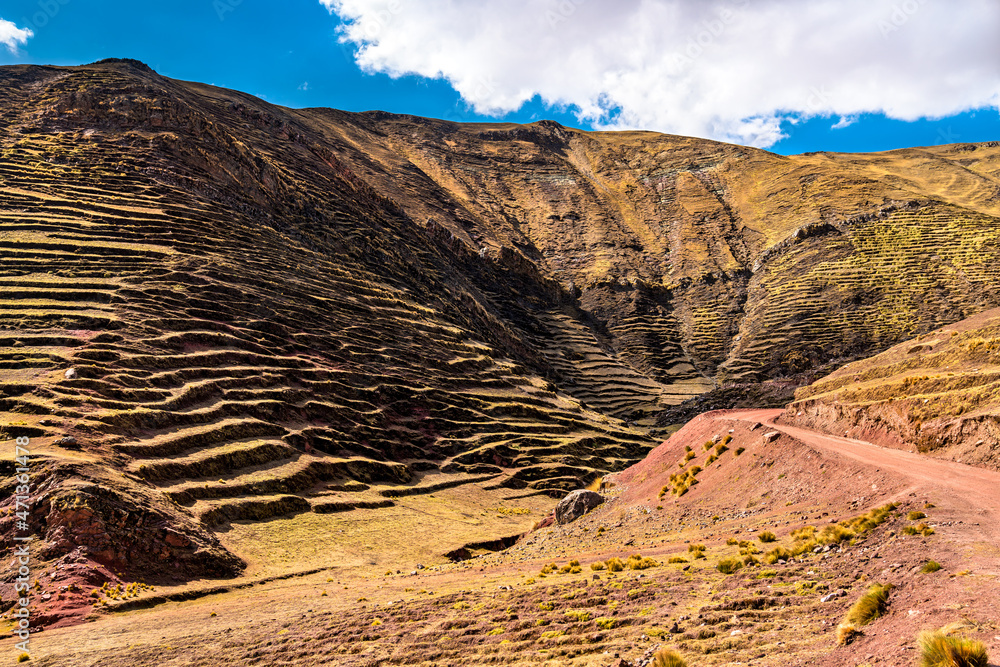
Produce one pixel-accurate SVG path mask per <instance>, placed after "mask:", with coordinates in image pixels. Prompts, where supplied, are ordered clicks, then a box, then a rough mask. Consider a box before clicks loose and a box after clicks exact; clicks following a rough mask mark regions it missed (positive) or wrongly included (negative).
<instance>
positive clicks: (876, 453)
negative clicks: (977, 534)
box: [714, 409, 1000, 544]
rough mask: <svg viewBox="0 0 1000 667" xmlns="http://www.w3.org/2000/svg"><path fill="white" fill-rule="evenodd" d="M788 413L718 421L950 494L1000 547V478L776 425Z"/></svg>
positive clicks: (734, 414) (750, 413)
mask: <svg viewBox="0 0 1000 667" xmlns="http://www.w3.org/2000/svg"><path fill="white" fill-rule="evenodd" d="M782 414H784V410H781V409H773V410H736V411H726V412H724V413H720V414H719V415H718V416H717V417H714V418H717V419H738V420H740V421H746V422H760V423H762V424H765V425H766V426H768V427H770V428H771V429H773V430H776V431H780V432H782V433H785V434H787V435H789V436H791V437H793V438H795V439H797V440H800V441H802V442H804V443H806V444H808V445H811V446H813V447H817V448H820V449H824V450H827V451H830V452H834V453H836V454H838V455H840V456H843V457H846V458H849V459H852V460H854V461H858V462H861V463H864V464H866V465H871V466H875V467H877V468H879V469H880V470H887V471H891V472H893V473H895V474H898V475H900V476H901V477H903V478H905V479H907V480H909V481H911V482H913V483H914V484H915V485H917V486H919V487H920V488H923V489H936V490H940V491H942V492H944V493H945V494H946V495H945V497H946V498H948V499H949V500H950V501H953V502H954V501H960V503H957V504H960V505H964V506H965V507H961V508H960V507H956V509H964V510H966V511H968V512H971V513H972V514H973V515H974V516H976V517H977V518H978V521H977V523H978V524H979V528H980V529H981V530H982V532H983V533H984V535H985V536H986V537H987V539H989V540H991V541H992V542H993V543H994V544H1000V472H994V471H992V470H985V469H983V468H976V467H973V466H969V465H965V464H962V463H955V462H953V461H942V460H940V459H934V458H930V457H928V456H922V455H920V454H916V453H913V452H907V451H903V450H899V449H890V448H887V447H880V446H878V445H874V444H872V443H870V442H866V441H864V440H855V439H853V438H843V437H840V436H835V435H827V434H825V433H819V432H817V431H812V430H809V429H804V428H799V427H797V426H789V425H787V424H778V423H775V421H774V420H775V419H777V418H778V417H779V416H780V415H782Z"/></svg>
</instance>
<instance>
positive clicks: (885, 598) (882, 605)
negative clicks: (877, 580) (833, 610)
mask: <svg viewBox="0 0 1000 667" xmlns="http://www.w3.org/2000/svg"><path fill="white" fill-rule="evenodd" d="M893 588H894V587H893V585H892V584H885V585H884V586H883V585H882V584H874V585H872V587H871V588H869V589H868V592H867V593H865V594H864V595H862V596H861V597H860V598H858V601H857V602H855V603H854V605H853V606H851V608H850V609H848V610H847V614H846V615H845V616H844V623H845V624H847V625H853V626H855V627H861V626H863V625H867V624H869V623H871V622H872V621H874V620H875V619H876V618H879V617H881V616H883V615H884V614H885V611H886V608H887V607H888V606H889V592H890V591H891V590H892V589H893Z"/></svg>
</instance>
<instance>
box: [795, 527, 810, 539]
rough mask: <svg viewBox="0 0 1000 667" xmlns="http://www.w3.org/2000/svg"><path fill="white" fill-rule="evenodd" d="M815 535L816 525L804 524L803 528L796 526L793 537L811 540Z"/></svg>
mask: <svg viewBox="0 0 1000 667" xmlns="http://www.w3.org/2000/svg"><path fill="white" fill-rule="evenodd" d="M815 536H816V526H802V527H801V528H796V529H795V530H793V531H792V539H793V540H795V541H799V540H811V539H813V538H814V537H815Z"/></svg>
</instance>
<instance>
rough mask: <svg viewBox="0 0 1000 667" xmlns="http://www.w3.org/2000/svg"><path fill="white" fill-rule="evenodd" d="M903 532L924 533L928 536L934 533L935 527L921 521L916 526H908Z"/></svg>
mask: <svg viewBox="0 0 1000 667" xmlns="http://www.w3.org/2000/svg"><path fill="white" fill-rule="evenodd" d="M901 532H902V533H903V535H923V536H924V537H928V536H930V535H933V534H934V529H933V528H931V527H930V526H928V525H927V524H926V523H923V522H920V523H918V524H917V525H916V526H906V527H905V528H903V530H902V531H901Z"/></svg>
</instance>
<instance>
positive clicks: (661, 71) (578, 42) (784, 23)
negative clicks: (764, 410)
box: [320, 0, 1000, 146]
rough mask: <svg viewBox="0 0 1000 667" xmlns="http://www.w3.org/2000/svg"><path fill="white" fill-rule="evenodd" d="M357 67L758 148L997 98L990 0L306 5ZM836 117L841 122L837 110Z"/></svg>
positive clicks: (435, 0) (506, 101) (998, 5)
mask: <svg viewBox="0 0 1000 667" xmlns="http://www.w3.org/2000/svg"><path fill="white" fill-rule="evenodd" d="M320 2H322V3H323V4H324V5H326V6H327V8H328V9H330V11H332V12H335V13H337V14H338V15H339V16H340V17H341V18H342V19H344V21H345V28H344V30H343V34H342V37H341V38H342V40H343V41H345V42H346V43H349V44H352V45H355V46H356V47H357V56H356V57H357V62H358V64H359V65H360V66H361V67H362V68H363V69H365V70H366V71H369V72H384V73H388V74H390V75H392V76H403V75H407V74H417V75H421V76H425V77H431V78H443V79H446V80H447V81H448V82H449V83H450V84H451V85H452V86H453V87H454V88H455V90H457V91H458V92H459V93H460V94H461V95H462V97H463V98H464V99H465V101H466V102H467V103H469V104H470V105H471V106H472V107H473V108H474V109H475V110H476V111H477V112H480V113H486V114H496V115H500V114H504V113H507V112H510V111H514V110H516V109H518V108H519V107H520V106H521V105H522V104H524V103H525V102H526V101H528V100H530V99H531V98H532V97H534V96H535V95H538V96H540V97H541V99H542V100H544V101H545V102H546V103H547V104H550V105H553V106H560V107H570V108H572V109H573V110H574V111H575V112H576V113H577V115H578V117H579V118H580V120H581V121H583V122H585V123H590V124H592V125H594V126H595V127H602V128H610V129H624V128H642V129H651V130H658V131H661V132H670V133H676V134H685V135H693V136H700V137H710V138H715V139H723V140H728V141H735V142H739V143H744V144H752V145H757V146H770V145H772V144H773V143H775V142H776V141H778V140H779V139H780V138H781V137H782V132H781V126H780V124H781V121H782V119H786V118H790V119H797V118H798V119H800V118H804V117H810V116H829V117H831V118H832V117H840V118H841V119H853V118H855V117H857V116H858V115H859V114H862V113H868V112H873V113H878V112H881V113H885V114H886V115H888V116H889V117H891V118H897V119H901V120H915V119H917V118H922V117H941V116H947V115H950V114H954V113H959V112H961V111H965V110H968V109H972V108H982V107H998V108H1000V67H998V65H997V63H1000V39H997V35H998V34H1000V2H997V0H948V1H947V2H946V1H945V0H812V1H810V2H803V1H802V0H713V1H708V0H505V1H504V2H482V1H481V0H320ZM842 122H843V121H842Z"/></svg>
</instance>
